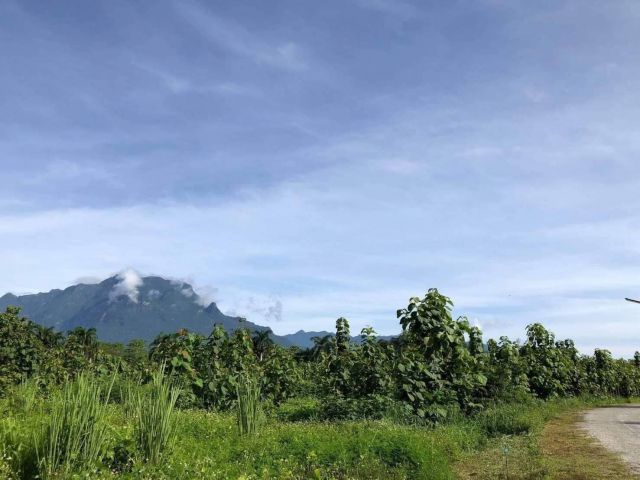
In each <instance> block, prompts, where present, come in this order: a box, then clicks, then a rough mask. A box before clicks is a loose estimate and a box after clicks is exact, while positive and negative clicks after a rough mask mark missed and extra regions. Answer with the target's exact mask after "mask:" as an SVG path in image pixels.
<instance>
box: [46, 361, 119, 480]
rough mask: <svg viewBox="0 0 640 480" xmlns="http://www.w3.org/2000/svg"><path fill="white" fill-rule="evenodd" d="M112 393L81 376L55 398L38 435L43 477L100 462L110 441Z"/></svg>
mask: <svg viewBox="0 0 640 480" xmlns="http://www.w3.org/2000/svg"><path fill="white" fill-rule="evenodd" d="M110 390H111V389H110V387H108V388H107V391H106V392H103V391H102V387H101V386H100V385H99V384H98V383H97V382H96V381H95V379H94V378H93V377H90V376H88V375H87V374H85V373H81V374H80V375H78V377H77V378H76V379H75V380H74V381H73V382H71V383H68V384H66V385H65V386H64V387H63V388H62V392H61V393H60V394H59V395H58V396H56V397H54V398H53V400H52V407H51V413H50V415H49V417H48V420H47V422H46V424H45V425H44V426H43V427H42V430H41V431H40V434H39V435H37V436H36V456H37V461H38V469H39V471H40V475H41V477H42V478H45V479H46V478H52V477H54V476H56V475H62V476H65V475H66V474H68V473H69V472H71V471H73V470H80V469H82V468H84V467H87V466H90V465H93V464H96V463H97V462H98V461H99V460H100V459H101V456H102V453H103V452H104V449H105V445H106V442H107V439H108V436H107V429H108V426H107V423H106V403H107V402H108V398H109V395H110V393H111V391H110ZM103 393H105V394H104V395H103ZM101 396H102V397H103V398H101Z"/></svg>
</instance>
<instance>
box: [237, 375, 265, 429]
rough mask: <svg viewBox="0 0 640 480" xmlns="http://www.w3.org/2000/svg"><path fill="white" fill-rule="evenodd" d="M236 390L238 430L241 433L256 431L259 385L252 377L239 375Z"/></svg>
mask: <svg viewBox="0 0 640 480" xmlns="http://www.w3.org/2000/svg"><path fill="white" fill-rule="evenodd" d="M236 392H237V395H238V398H237V405H236V411H237V419H238V431H239V432H240V434H241V435H247V434H252V433H256V431H257V429H258V417H259V409H260V385H259V384H258V382H257V380H255V379H254V378H251V377H249V376H245V377H240V380H239V382H238V385H237V387H236Z"/></svg>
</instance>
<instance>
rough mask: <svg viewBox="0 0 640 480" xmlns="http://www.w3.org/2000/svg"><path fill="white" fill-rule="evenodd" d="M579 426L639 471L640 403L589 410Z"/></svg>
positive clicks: (635, 470) (634, 469)
mask: <svg viewBox="0 0 640 480" xmlns="http://www.w3.org/2000/svg"><path fill="white" fill-rule="evenodd" d="M581 427H582V428H584V429H585V430H586V431H587V432H588V433H589V435H591V436H592V437H594V438H596V439H597V440H599V441H600V443H602V445H604V446H605V447H606V448H608V449H609V450H611V451H613V452H615V453H618V454H619V455H620V456H621V457H622V458H623V459H624V460H625V461H626V462H627V463H628V464H629V466H630V467H631V469H632V470H633V471H634V472H635V473H640V405H620V406H616V407H605V408H596V409H593V410H589V411H588V412H587V413H585V415H584V421H583V423H582V424H581Z"/></svg>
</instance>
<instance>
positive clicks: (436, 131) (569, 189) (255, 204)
mask: <svg viewBox="0 0 640 480" xmlns="http://www.w3.org/2000/svg"><path fill="white" fill-rule="evenodd" d="M0 58H1V59H2V63H1V66H0V181H1V188H0V265H1V272H2V273H1V274H0V292H5V291H11V292H13V293H27V292H38V291H47V290H50V289H53V288H64V287H66V286H68V285H71V284H73V283H75V282H77V281H80V280H81V281H91V280H88V279H103V278H106V277H108V276H110V275H112V274H114V273H118V272H122V271H125V270H126V271H130V270H128V269H133V270H135V271H137V272H140V275H149V274H156V275H162V276H166V277H170V278H175V279H182V280H184V281H188V282H189V283H191V284H193V285H194V288H195V289H196V291H197V292H198V293H199V294H200V295H201V296H203V297H204V298H207V299H210V300H212V301H216V302H217V303H218V305H219V306H220V308H221V309H222V310H223V311H224V312H227V313H233V314H238V315H244V316H246V317H248V318H249V319H250V320H252V321H254V322H256V323H261V324H268V325H269V326H271V328H272V329H273V330H274V331H275V332H276V333H278V334H284V333H292V332H294V331H297V330H299V329H305V330H331V329H332V328H333V326H334V323H335V319H336V318H338V317H340V316H344V317H346V318H348V319H349V321H350V323H351V328H352V333H355V334H357V333H358V332H359V330H360V329H361V328H363V327H365V326H369V325H370V326H373V327H374V328H375V329H376V331H377V332H378V333H380V334H394V333H398V332H399V330H400V328H399V325H398V322H397V319H396V310H397V309H398V308H403V307H404V306H406V304H407V301H408V299H409V298H410V297H413V296H421V295H424V293H425V292H426V290H427V289H428V288H430V287H437V288H438V289H439V290H440V291H441V292H442V293H444V294H445V295H448V296H450V297H452V299H453V301H454V303H455V308H454V314H455V315H456V316H457V315H466V316H468V317H469V319H470V320H471V321H472V322H473V323H475V324H478V325H479V326H480V327H481V328H482V330H483V331H484V333H485V338H491V337H493V338H497V337H499V336H501V335H508V336H510V337H511V338H514V339H515V338H523V337H524V329H525V327H526V325H527V324H529V323H532V322H542V323H543V324H544V325H546V326H547V327H548V328H549V329H551V330H552V331H553V332H555V333H556V336H557V337H558V338H567V337H568V338H573V339H574V340H575V341H576V344H577V346H578V347H579V348H580V350H581V351H583V352H584V353H590V352H592V351H593V349H594V348H596V347H602V348H608V349H610V350H611V351H612V352H613V353H614V355H616V356H629V355H632V353H633V351H635V350H640V305H637V304H632V303H628V302H625V301H624V297H627V296H629V297H634V296H636V297H640V171H639V169H638V166H639V165H640V162H639V160H638V155H639V153H640V130H638V126H639V125H640V95H639V94H638V92H640V62H638V58H640V3H638V2H637V1H636V0H629V1H625V0H615V1H610V2H602V1H595V0H560V1H558V0H553V1H551V0H540V1H536V2H531V1H526V0H446V1H445V0H442V1H427V0H424V1H415V2H411V1H409V0H393V1H392V0H336V1H331V0H328V1H324V2H317V1H306V0H291V1H286V0H283V1H270V2H265V1H261V0H253V1H244V2H237V1H216V2H205V1H202V0H201V1H197V0H176V1H168V0H153V1H151V0H149V1H144V0H141V1H136V2H130V1H120V0H108V1H107V0H105V1H98V0H96V1H92V2H86V1H84V0H77V1H72V0H63V1H59V2H44V3H43V2H39V1H36V0H33V1H30V0H24V1H17V0H0Z"/></svg>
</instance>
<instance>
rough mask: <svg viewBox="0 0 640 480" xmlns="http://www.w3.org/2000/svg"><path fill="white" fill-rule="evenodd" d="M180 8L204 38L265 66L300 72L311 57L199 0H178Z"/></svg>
mask: <svg viewBox="0 0 640 480" xmlns="http://www.w3.org/2000/svg"><path fill="white" fill-rule="evenodd" d="M176 10H177V11H178V12H179V14H180V15H181V16H182V17H183V18H184V19H185V21H187V22H188V23H189V25H190V26H191V27H193V28H194V29H195V30H196V31H198V32H199V33H200V34H201V35H202V36H203V37H204V38H206V39H207V40H209V41H211V42H213V43H214V44H216V45H217V46H219V47H222V48H225V49H226V50H228V51H230V52H232V53H235V54H237V55H240V56H243V57H246V58H247V59H249V60H251V61H253V62H255V63H257V64H262V65H267V66H271V67H276V68H282V69H285V70H292V71H300V70H304V69H306V68H307V66H308V65H307V60H306V58H305V56H304V54H303V52H302V49H301V48H300V46H299V45H298V44H297V43H295V42H294V41H290V40H285V41H283V42H278V43H270V42H269V40H267V39H265V38H260V37H258V36H256V35H255V34H253V33H252V32H250V31H249V30H247V29H246V28H245V27H243V26H242V25H240V24H238V23H237V22H235V21H233V20H230V19H223V18H222V17H220V16H219V15H215V14H213V13H211V12H210V11H209V10H207V9H205V8H204V7H203V6H202V5H200V4H198V3H195V2H178V3H177V4H176Z"/></svg>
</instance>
